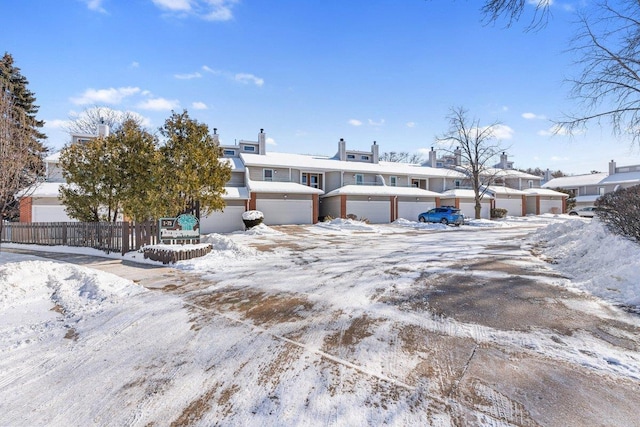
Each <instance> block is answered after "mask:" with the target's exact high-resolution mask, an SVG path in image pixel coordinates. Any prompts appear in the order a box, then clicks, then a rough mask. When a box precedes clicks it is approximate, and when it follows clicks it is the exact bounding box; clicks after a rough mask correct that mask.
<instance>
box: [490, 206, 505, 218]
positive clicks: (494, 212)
mask: <svg viewBox="0 0 640 427" xmlns="http://www.w3.org/2000/svg"><path fill="white" fill-rule="evenodd" d="M505 216H507V210H506V209H504V208H492V209H491V218H504V217H505Z"/></svg>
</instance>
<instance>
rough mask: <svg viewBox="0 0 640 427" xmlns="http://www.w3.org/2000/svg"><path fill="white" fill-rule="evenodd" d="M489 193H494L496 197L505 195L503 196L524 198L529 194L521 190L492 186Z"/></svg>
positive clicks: (489, 187)
mask: <svg viewBox="0 0 640 427" xmlns="http://www.w3.org/2000/svg"><path fill="white" fill-rule="evenodd" d="M487 189H488V191H489V192H490V193H492V194H493V195H494V196H496V195H503V196H522V195H525V194H527V193H525V192H524V191H521V190H516V189H513V188H509V187H504V186H502V185H490V186H488V187H487Z"/></svg>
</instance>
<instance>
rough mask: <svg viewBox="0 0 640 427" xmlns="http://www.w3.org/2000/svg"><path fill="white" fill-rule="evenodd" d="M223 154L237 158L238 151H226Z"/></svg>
mask: <svg viewBox="0 0 640 427" xmlns="http://www.w3.org/2000/svg"><path fill="white" fill-rule="evenodd" d="M222 153H223V154H224V155H225V156H235V155H236V150H224V151H223V152H222Z"/></svg>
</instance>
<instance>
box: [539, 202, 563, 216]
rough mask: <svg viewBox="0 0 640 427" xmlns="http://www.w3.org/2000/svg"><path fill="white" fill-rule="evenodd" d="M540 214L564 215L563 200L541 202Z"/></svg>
mask: <svg viewBox="0 0 640 427" xmlns="http://www.w3.org/2000/svg"><path fill="white" fill-rule="evenodd" d="M540 213H541V214H545V213H553V214H559V213H562V200H540Z"/></svg>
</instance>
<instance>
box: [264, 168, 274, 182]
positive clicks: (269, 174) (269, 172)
mask: <svg viewBox="0 0 640 427" xmlns="http://www.w3.org/2000/svg"><path fill="white" fill-rule="evenodd" d="M273 175H274V172H273V169H262V177H263V178H264V180H265V181H273Z"/></svg>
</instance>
